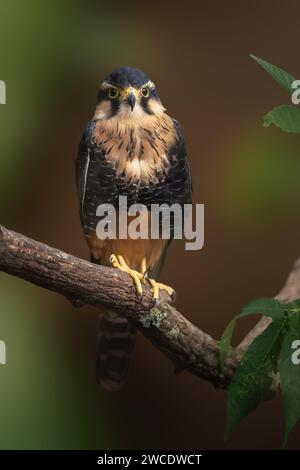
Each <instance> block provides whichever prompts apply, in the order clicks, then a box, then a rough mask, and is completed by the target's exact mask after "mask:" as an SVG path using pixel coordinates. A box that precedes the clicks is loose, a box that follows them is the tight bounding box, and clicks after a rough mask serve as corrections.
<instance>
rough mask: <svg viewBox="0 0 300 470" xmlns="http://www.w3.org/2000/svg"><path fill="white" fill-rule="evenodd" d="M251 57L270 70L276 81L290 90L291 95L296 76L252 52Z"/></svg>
mask: <svg viewBox="0 0 300 470" xmlns="http://www.w3.org/2000/svg"><path fill="white" fill-rule="evenodd" d="M250 57H252V59H254V60H255V61H256V62H257V63H258V64H259V65H261V66H262V68H263V69H264V70H265V71H266V72H268V73H269V74H270V75H271V77H273V78H274V80H276V82H277V83H278V84H279V85H280V86H282V88H284V90H285V91H287V92H288V94H289V95H291V94H292V93H293V91H294V90H293V88H292V83H293V81H294V80H295V79H294V77H293V76H292V75H291V74H290V73H288V72H285V71H284V70H282V69H280V68H279V67H276V65H273V64H270V63H269V62H267V61H266V60H263V59H260V58H259V57H256V56H255V55H253V54H250Z"/></svg>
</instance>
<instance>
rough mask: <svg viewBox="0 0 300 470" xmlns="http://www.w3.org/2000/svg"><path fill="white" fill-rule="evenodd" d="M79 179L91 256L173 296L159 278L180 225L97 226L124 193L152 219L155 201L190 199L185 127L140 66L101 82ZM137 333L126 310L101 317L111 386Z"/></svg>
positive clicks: (119, 381)
mask: <svg viewBox="0 0 300 470" xmlns="http://www.w3.org/2000/svg"><path fill="white" fill-rule="evenodd" d="M76 181H77V191H78V196H79V205H80V218H81V225H82V228H83V231H84V235H85V238H86V241H87V244H88V247H89V250H90V257H91V261H92V262H94V263H98V264H101V265H105V266H112V267H114V268H116V269H119V270H121V271H124V272H126V273H128V274H129V276H130V277H131V278H132V281H133V286H134V288H135V290H136V294H137V295H142V291H143V285H145V284H147V283H149V285H150V286H151V288H152V291H153V298H154V300H155V301H156V300H157V299H158V298H159V293H160V290H161V289H165V290H166V291H167V292H168V293H169V295H171V296H173V295H174V291H173V289H172V288H171V287H169V286H166V285H164V284H161V283H159V282H158V278H159V275H160V272H161V269H162V266H163V264H164V261H165V257H166V252H167V248H168V246H169V245H170V242H171V240H172V236H173V233H174V230H171V231H170V237H169V239H165V237H163V236H160V237H159V238H158V239H151V237H150V236H149V237H148V238H147V239H142V238H138V239H133V238H130V237H127V238H125V239H123V238H122V239H121V238H118V237H117V238H106V239H102V238H101V239H100V238H99V237H98V236H97V230H96V227H97V223H98V221H99V217H98V216H97V207H98V206H99V205H101V204H111V205H113V207H114V208H115V209H116V211H121V210H122V208H121V207H120V206H119V197H120V196H126V198H127V203H128V205H131V204H142V205H144V206H145V207H146V208H147V210H146V217H149V218H150V210H151V205H153V204H167V205H168V206H172V205H173V204H175V203H176V204H179V205H180V206H181V207H183V206H184V204H190V203H191V191H192V190H191V176H190V169H189V163H188V159H187V154H186V149H185V142H184V137H183V132H182V129H181V127H180V125H179V123H178V122H177V121H176V120H175V119H173V118H171V117H170V116H168V114H166V109H165V108H164V106H163V105H162V102H161V100H160V98H159V96H158V93H157V90H156V86H155V84H154V83H153V82H152V81H151V80H150V79H149V78H148V77H147V76H146V75H145V73H144V72H142V71H141V70H138V69H135V68H130V67H122V68H119V69H118V70H116V71H115V72H113V73H112V74H111V75H109V76H108V77H107V78H106V79H105V80H104V81H103V83H102V84H101V85H100V88H99V91H98V96H97V101H96V109H95V112H94V115H93V118H92V119H91V121H90V122H89V123H88V124H87V126H86V128H85V131H84V133H83V136H82V138H81V141H80V144H79V150H78V157H77V160H76ZM128 220H129V219H128ZM150 226H151V221H150ZM135 335H136V331H135V327H134V325H133V324H132V323H131V322H130V321H128V320H127V319H126V318H125V316H124V317H123V316H121V315H120V314H116V313H115V312H113V311H106V312H103V313H102V314H101V315H100V321H99V333H98V336H97V367H96V375H97V381H98V382H99V383H100V384H101V385H102V386H103V387H105V388H106V389H108V390H118V389H120V388H121V387H122V385H123V384H124V382H125V379H126V376H127V372H128V367H129V362H130V356H131V352H132V350H133V347H134V342H135Z"/></svg>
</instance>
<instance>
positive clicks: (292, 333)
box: [219, 55, 300, 445]
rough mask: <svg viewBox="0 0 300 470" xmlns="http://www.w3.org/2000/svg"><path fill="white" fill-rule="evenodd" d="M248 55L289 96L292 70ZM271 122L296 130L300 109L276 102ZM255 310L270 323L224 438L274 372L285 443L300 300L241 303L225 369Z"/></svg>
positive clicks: (296, 409) (238, 381)
mask: <svg viewBox="0 0 300 470" xmlns="http://www.w3.org/2000/svg"><path fill="white" fill-rule="evenodd" d="M251 57H252V58H253V59H254V60H255V61H256V62H257V63H258V64H260V65H261V66H262V67H263V69H264V70H265V71H266V72H268V73H269V74H270V75H271V76H272V77H273V79H274V80H275V81H276V82H277V83H278V84H279V85H280V86H281V87H282V88H283V89H284V90H285V91H286V92H287V93H288V94H289V95H290V96H291V95H292V93H293V92H294V91H295V90H294V88H293V86H292V84H293V82H294V80H295V79H294V77H293V76H292V75H291V74H289V73H288V72H285V71H284V70H282V69H280V68H279V67H276V66H275V65H272V64H270V63H269V62H266V61H265V60H262V59H259V58H258V57H256V56H254V55H251ZM270 124H274V125H276V126H278V127H279V128H280V129H282V130H283V131H285V132H293V133H300V110H299V109H298V108H297V107H296V106H293V105H282V106H277V107H276V108H274V109H273V110H272V111H270V112H269V113H267V114H266V115H265V117H264V126H265V127H268V126H269V125H270ZM253 314H262V315H265V316H268V317H270V318H271V319H272V322H271V324H270V325H269V326H268V327H267V328H266V329H265V331H264V332H263V333H262V334H260V335H259V336H257V337H256V338H255V339H254V341H253V342H252V343H251V344H250V346H249V347H248V349H247V350H246V352H245V354H244V356H243V358H242V360H241V363H240V365H239V367H238V368H237V370H236V371H235V374H234V376H233V378H232V381H231V383H230V384H229V387H228V394H227V425H226V430H225V438H226V439H227V438H228V436H229V435H230V433H231V432H232V431H233V430H234V429H235V428H236V426H237V424H238V423H239V422H240V421H241V420H242V419H243V418H245V417H246V416H247V415H248V414H249V413H251V412H252V411H254V410H255V409H256V408H257V406H258V405H259V403H260V402H261V401H262V400H263V399H264V398H265V397H266V396H267V395H268V394H269V393H270V389H271V386H272V383H273V381H274V380H275V377H276V374H278V373H279V378H280V387H281V393H282V396H283V403H284V412H285V431H284V442H283V444H284V445H285V444H286V442H287V439H288V436H289V433H290V432H291V430H292V428H293V427H294V425H295V424H296V422H297V421H298V419H299V418H300V365H299V364H298V362H299V361H297V360H293V353H295V352H296V353H297V350H296V351H295V348H297V347H298V351H299V357H300V299H299V300H295V301H293V302H289V303H287V304H281V303H280V302H278V301H277V300H275V299H269V298H265V299H256V300H254V301H252V302H251V303H250V304H248V305H247V306H246V307H244V308H243V309H242V310H241V312H240V313H239V314H238V315H237V316H236V317H235V318H234V319H233V320H231V322H230V323H229V324H228V326H227V327H226V329H225V331H224V333H223V335H222V338H221V340H220V342H219V350H220V366H221V370H222V371H223V372H224V367H225V362H226V357H227V354H228V351H229V349H230V346H231V338H232V335H233V332H234V328H235V326H236V322H237V320H238V319H240V318H242V317H245V316H247V315H253ZM298 341H299V342H298Z"/></svg>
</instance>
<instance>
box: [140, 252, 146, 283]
mask: <svg viewBox="0 0 300 470" xmlns="http://www.w3.org/2000/svg"><path fill="white" fill-rule="evenodd" d="M141 273H142V279H141V281H142V283H143V284H146V283H147V261H146V258H145V257H144V258H143V259H142V261H141Z"/></svg>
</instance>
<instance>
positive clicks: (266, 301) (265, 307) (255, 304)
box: [219, 298, 289, 373]
mask: <svg viewBox="0 0 300 470" xmlns="http://www.w3.org/2000/svg"><path fill="white" fill-rule="evenodd" d="M288 305H289V304H287V305H286V306H283V305H282V304H280V303H279V302H278V301H277V300H275V299H272V298H262V299H255V300H253V301H252V302H250V303H249V304H248V305H246V307H244V308H243V309H242V310H241V312H240V313H239V314H238V315H237V316H236V317H234V318H233V320H231V322H230V323H229V324H228V325H227V327H226V328H225V331H224V333H223V335H222V337H221V339H220V341H219V351H220V367H221V372H222V373H224V366H225V361H226V357H227V354H228V350H229V348H230V345H231V338H232V335H233V331H234V328H235V326H236V322H237V320H238V319H239V318H242V317H245V316H247V315H255V314H259V313H261V314H263V315H265V316H267V317H272V318H273V319H275V318H281V317H282V315H283V310H285V309H287V308H288Z"/></svg>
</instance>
